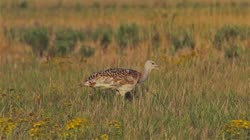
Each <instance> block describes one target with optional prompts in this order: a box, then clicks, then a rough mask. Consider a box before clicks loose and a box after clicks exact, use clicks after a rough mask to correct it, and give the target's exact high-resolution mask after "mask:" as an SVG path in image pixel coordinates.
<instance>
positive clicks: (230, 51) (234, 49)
mask: <svg viewBox="0 0 250 140" xmlns="http://www.w3.org/2000/svg"><path fill="white" fill-rule="evenodd" d="M240 53H241V47H240V46H239V45H232V46H229V47H228V48H225V57H226V58H228V59H232V58H238V57H240Z"/></svg>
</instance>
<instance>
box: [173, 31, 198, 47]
mask: <svg viewBox="0 0 250 140" xmlns="http://www.w3.org/2000/svg"><path fill="white" fill-rule="evenodd" d="M170 36H171V44H172V47H173V49H174V50H175V51H178V50H179V49H182V48H191V49H194V48H195V40H194V37H193V33H192V32H190V31H187V30H186V31H180V32H177V33H173V34H172V35H170Z"/></svg>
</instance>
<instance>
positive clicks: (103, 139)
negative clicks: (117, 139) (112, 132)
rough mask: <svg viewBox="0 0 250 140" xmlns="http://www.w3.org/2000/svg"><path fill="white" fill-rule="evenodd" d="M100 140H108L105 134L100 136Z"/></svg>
mask: <svg viewBox="0 0 250 140" xmlns="http://www.w3.org/2000/svg"><path fill="white" fill-rule="evenodd" d="M101 139H102V140H108V139H109V136H108V135H107V134H102V135H101Z"/></svg>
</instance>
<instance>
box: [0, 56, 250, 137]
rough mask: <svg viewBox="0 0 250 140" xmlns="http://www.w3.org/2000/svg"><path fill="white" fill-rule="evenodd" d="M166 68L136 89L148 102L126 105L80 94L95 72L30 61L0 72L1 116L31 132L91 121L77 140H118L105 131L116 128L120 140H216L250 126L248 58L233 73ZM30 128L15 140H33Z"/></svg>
mask: <svg viewBox="0 0 250 140" xmlns="http://www.w3.org/2000/svg"><path fill="white" fill-rule="evenodd" d="M160 62H161V70H160V71H153V72H152V74H151V75H150V78H149V80H148V81H147V82H145V83H144V84H143V86H144V89H143V90H139V89H138V91H137V95H138V93H140V94H142V96H139V97H138V96H135V98H134V99H133V101H128V100H125V103H124V104H123V99H122V98H121V97H120V96H115V95H114V93H113V92H112V91H101V90H97V91H94V90H92V89H89V88H85V87H83V88H78V87H77V85H78V84H79V83H80V81H83V80H84V79H86V77H87V76H88V75H89V74H90V73H91V72H92V71H93V68H92V67H89V66H88V65H91V64H88V63H85V64H82V66H81V67H79V66H78V64H77V62H75V63H72V64H67V63H66V64H63V65H57V64H56V63H52V62H51V63H49V64H37V63H36V62H33V61H32V62H30V63H26V64H17V66H16V68H15V64H5V65H4V66H3V67H1V79H3V80H1V81H0V87H1V91H0V96H2V97H1V99H0V106H1V112H0V113H1V116H2V117H10V118H13V119H14V120H15V119H16V120H17V119H20V118H26V119H28V120H29V123H30V124H32V123H34V122H35V121H37V120H44V119H46V118H49V120H50V122H51V124H52V126H53V125H55V124H57V125H59V126H60V127H62V128H63V127H65V124H66V123H67V122H68V121H69V120H71V119H73V118H75V117H84V118H87V119H88V120H89V121H90V128H89V129H88V131H87V132H88V133H86V132H85V133H83V132H82V133H80V132H79V133H77V134H75V136H74V137H75V138H76V139H79V138H96V137H99V136H100V135H102V134H103V133H107V134H108V135H109V138H110V139H116V137H115V136H114V135H111V134H112V133H113V130H111V129H110V128H108V129H105V122H107V121H110V120H118V121H119V122H121V123H122V124H123V127H122V128H120V129H121V131H122V135H121V136H119V138H120V139H148V138H151V139H218V138H220V137H221V136H220V134H221V132H222V129H223V127H224V126H225V125H226V124H227V123H228V122H229V121H230V120H235V119H243V120H249V119H250V113H249V107H250V104H249V100H250V98H249V94H250V93H249V76H247V75H248V74H249V63H250V61H249V59H248V58H247V57H245V58H244V59H242V60H241V61H240V62H238V63H237V64H233V65H232V63H231V62H230V61H221V60H220V59H209V60H206V59H204V60H195V61H192V62H189V63H184V64H182V65H179V66H176V65H170V64H167V63H164V61H159V62H158V63H160ZM133 66H134V64H133V63H131V67H132V68H133ZM99 67H101V68H103V67H105V66H104V64H103V65H101V66H99ZM3 94H6V95H5V96H3ZM38 97H39V98H38ZM31 114H32V115H31ZM29 123H27V124H26V125H25V124H24V126H23V127H24V128H25V129H21V130H18V133H17V130H14V131H13V133H12V134H11V136H10V137H9V138H10V139H16V138H22V139H29V138H30V136H29V133H28V131H27V130H29V129H31V126H30V124H29ZM28 124H29V125H28ZM107 130H109V131H107ZM56 138H58V137H56Z"/></svg>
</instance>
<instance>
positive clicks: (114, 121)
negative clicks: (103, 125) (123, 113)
mask: <svg viewBox="0 0 250 140" xmlns="http://www.w3.org/2000/svg"><path fill="white" fill-rule="evenodd" d="M107 124H108V125H109V126H112V127H115V128H117V129H119V128H120V127H121V124H120V123H119V122H118V121H116V120H112V121H109V122H107Z"/></svg>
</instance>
